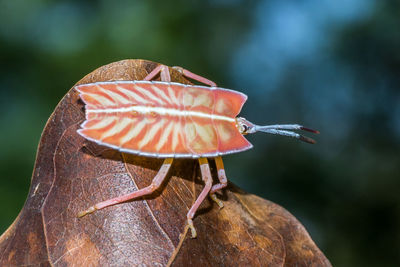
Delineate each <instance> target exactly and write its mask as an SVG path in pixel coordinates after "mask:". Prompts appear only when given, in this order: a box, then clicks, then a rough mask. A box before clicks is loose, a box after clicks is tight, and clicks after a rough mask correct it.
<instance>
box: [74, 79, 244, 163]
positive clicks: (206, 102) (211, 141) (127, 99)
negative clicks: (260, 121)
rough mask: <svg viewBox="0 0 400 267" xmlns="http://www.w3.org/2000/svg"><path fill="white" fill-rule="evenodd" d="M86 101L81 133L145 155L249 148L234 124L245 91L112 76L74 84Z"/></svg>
mask: <svg viewBox="0 0 400 267" xmlns="http://www.w3.org/2000/svg"><path fill="white" fill-rule="evenodd" d="M76 89H77V90H78V91H79V92H80V97H81V99H82V100H83V101H84V102H85V104H86V121H85V122H84V123H83V124H82V125H81V127H82V129H80V130H78V132H79V134H81V135H82V136H83V137H85V138H87V139H89V140H92V141H94V142H96V143H99V144H102V145H105V146H109V147H112V148H116V149H118V150H120V151H123V152H127V153H133V154H139V155H144V156H151V157H192V158H197V157H215V156H219V155H224V154H229V153H235V152H239V151H243V150H247V149H250V148H251V147H252V145H251V144H250V143H249V142H248V141H247V140H246V139H245V138H244V137H243V135H242V134H241V133H240V132H239V130H238V129H237V127H236V119H235V118H236V116H237V115H238V113H239V112H240V110H241V108H242V106H243V104H244V102H245V101H246V99H247V96H246V95H244V94H242V93H240V92H236V91H232V90H228V89H223V88H216V87H204V86H194V85H184V84H180V83H167V82H155V81H154V82H148V81H116V82H100V83H92V84H83V85H79V86H77V87H76Z"/></svg>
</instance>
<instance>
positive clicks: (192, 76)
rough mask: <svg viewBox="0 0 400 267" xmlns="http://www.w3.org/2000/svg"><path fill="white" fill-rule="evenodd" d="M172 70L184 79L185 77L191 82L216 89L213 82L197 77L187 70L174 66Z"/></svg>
mask: <svg viewBox="0 0 400 267" xmlns="http://www.w3.org/2000/svg"><path fill="white" fill-rule="evenodd" d="M172 68H173V69H175V70H177V71H179V72H180V73H182V75H183V76H185V77H187V78H189V79H192V80H195V81H198V82H201V83H204V84H207V85H208V86H211V87H216V86H217V84H216V83H215V82H213V81H210V80H209V79H206V78H204V77H202V76H200V75H197V74H195V73H193V72H191V71H188V70H186V69H184V68H182V67H178V66H174V67H172Z"/></svg>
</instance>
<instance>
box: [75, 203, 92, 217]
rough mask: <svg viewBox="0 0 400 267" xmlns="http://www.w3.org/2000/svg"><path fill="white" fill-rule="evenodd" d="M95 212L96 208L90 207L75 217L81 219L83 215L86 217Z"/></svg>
mask: <svg viewBox="0 0 400 267" xmlns="http://www.w3.org/2000/svg"><path fill="white" fill-rule="evenodd" d="M95 211H96V208H95V207H94V206H91V207H90V208H88V209H87V210H84V211H81V212H79V213H78V215H77V217H78V218H82V217H83V216H85V215H88V214H90V213H93V212H95Z"/></svg>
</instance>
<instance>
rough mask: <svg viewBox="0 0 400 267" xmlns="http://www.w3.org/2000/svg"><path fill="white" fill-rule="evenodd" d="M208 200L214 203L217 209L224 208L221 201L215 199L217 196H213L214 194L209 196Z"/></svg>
mask: <svg viewBox="0 0 400 267" xmlns="http://www.w3.org/2000/svg"><path fill="white" fill-rule="evenodd" d="M210 198H211V199H212V200H213V201H214V202H215V203H217V205H218V207H219V208H220V209H222V208H223V207H224V203H222V201H221V200H219V199H218V198H217V195H216V194H214V193H212V194H210Z"/></svg>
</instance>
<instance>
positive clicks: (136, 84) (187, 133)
mask: <svg viewBox="0 0 400 267" xmlns="http://www.w3.org/2000/svg"><path fill="white" fill-rule="evenodd" d="M173 68H175V69H176V70H178V71H180V73H181V74H182V75H184V76H185V77H187V78H190V79H193V80H196V81H198V82H201V83H203V84H206V85H208V86H198V85H184V84H180V83H174V82H171V78H170V73H169V68H168V67H167V66H165V65H158V66H157V67H156V68H155V69H154V70H153V71H151V72H150V73H149V74H148V75H147V76H146V77H145V78H144V80H140V81H112V82H97V83H91V84H82V85H78V86H76V87H75V88H76V90H77V91H78V92H79V93H80V97H81V99H82V100H83V102H84V103H85V115H86V120H85V121H84V122H83V124H82V125H81V129H79V130H78V133H79V134H80V135H81V136H83V137H85V138H86V139H88V140H91V141H93V142H95V143H98V144H100V145H104V146H107V147H111V148H114V149H117V150H119V151H121V152H125V153H131V154H137V155H140V156H145V157H155V158H164V162H163V164H162V166H161V168H160V170H159V172H158V173H157V175H156V176H155V177H154V179H153V181H152V183H151V184H150V185H149V186H147V187H145V188H142V189H140V190H137V191H135V192H132V193H129V194H127V195H123V196H118V197H115V198H113V199H108V200H105V201H103V202H99V203H97V204H95V205H94V206H91V207H90V208H88V209H87V210H85V211H82V212H80V213H79V214H78V217H83V216H85V215H87V214H89V213H92V212H94V211H96V210H100V209H103V208H105V207H109V206H112V205H115V204H119V203H122V202H126V201H129V200H132V199H135V198H138V197H142V196H144V195H148V194H151V193H153V192H154V191H155V190H156V189H157V188H159V187H160V185H161V184H162V182H163V180H164V179H165V177H166V175H167V173H168V170H169V169H170V167H171V164H172V161H173V159H174V158H194V159H198V161H199V164H200V170H201V175H202V180H203V181H204V184H205V185H204V188H203V190H202V192H201V193H200V195H199V196H198V198H197V200H196V201H195V203H194V204H193V206H192V207H191V208H190V210H189V211H188V213H187V222H188V226H189V228H190V230H191V234H192V237H193V238H194V237H196V235H197V233H196V229H195V227H194V225H193V217H194V215H195V213H196V210H197V209H198V207H199V206H200V204H201V203H202V202H203V200H204V199H205V198H206V197H207V195H209V196H210V198H211V199H212V200H213V201H215V202H216V203H217V204H218V206H219V207H220V208H222V207H223V203H222V202H221V201H220V200H219V199H218V198H217V196H216V194H215V192H217V191H218V190H221V189H223V188H224V187H226V186H227V182H228V180H227V177H226V174H225V170H224V165H223V162H222V158H221V156H223V155H226V154H231V153H237V152H241V151H244V150H248V149H250V148H252V145H251V144H250V143H249V142H248V141H247V140H246V138H244V135H246V134H251V133H255V132H258V131H261V132H266V133H270V134H275V135H284V136H289V137H293V138H297V139H299V140H301V141H304V142H307V143H315V141H314V140H313V139H311V138H308V137H305V136H302V135H300V134H298V133H295V132H293V131H292V130H304V131H309V132H312V133H319V132H318V131H315V130H312V129H309V128H305V127H303V126H301V125H298V124H281V125H280V124H278V125H267V126H259V125H256V124H253V123H251V122H249V121H247V120H246V119H244V118H242V117H236V116H237V115H238V114H239V112H240V110H241V108H242V106H243V104H244V103H245V101H246V100H247V96H246V95H245V94H243V93H240V92H237V91H233V90H229V89H223V88H219V87H216V84H215V83H214V82H212V81H210V80H208V79H206V78H204V77H201V76H199V75H196V74H194V73H192V72H190V71H188V70H185V69H183V68H180V67H173ZM158 75H160V79H161V81H151V80H153V79H155V78H156V77H157V76H158ZM207 158H214V160H215V163H216V167H217V173H218V180H219V183H217V184H215V185H213V183H212V177H211V173H210V167H209V165H208V160H207Z"/></svg>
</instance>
